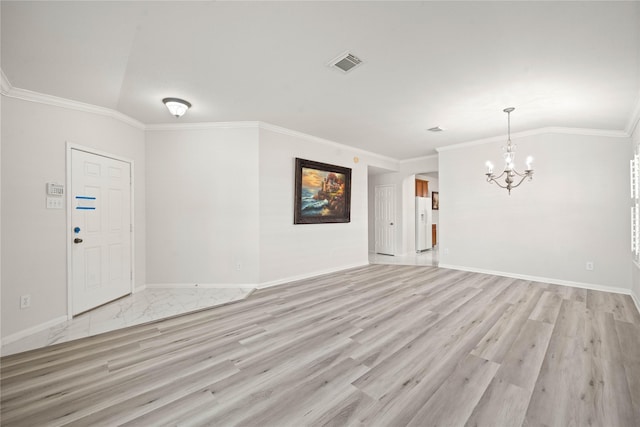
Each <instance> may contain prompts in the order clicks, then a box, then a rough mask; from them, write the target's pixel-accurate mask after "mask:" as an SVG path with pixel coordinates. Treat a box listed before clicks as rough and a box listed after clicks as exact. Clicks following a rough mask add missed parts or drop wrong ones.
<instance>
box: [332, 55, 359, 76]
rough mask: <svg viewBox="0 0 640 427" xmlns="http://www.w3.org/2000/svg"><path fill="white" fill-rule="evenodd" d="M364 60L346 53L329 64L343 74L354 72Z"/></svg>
mask: <svg viewBox="0 0 640 427" xmlns="http://www.w3.org/2000/svg"><path fill="white" fill-rule="evenodd" d="M361 63H362V60H361V59H360V58H358V57H357V56H355V55H354V54H352V53H349V52H345V53H343V54H342V55H340V56H338V57H337V58H335V59H334V60H333V61H331V62H330V63H329V65H330V66H331V67H336V68H338V69H339V70H341V71H343V72H345V73H346V72H348V71H351V70H353V69H354V68H355V67H357V66H358V65H360V64H361Z"/></svg>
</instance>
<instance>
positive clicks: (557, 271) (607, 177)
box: [439, 133, 631, 289]
mask: <svg viewBox="0 0 640 427" xmlns="http://www.w3.org/2000/svg"><path fill="white" fill-rule="evenodd" d="M513 140H514V143H515V144H517V149H518V156H519V157H518V158H517V165H518V166H519V167H521V166H522V165H523V162H524V158H525V157H526V155H528V154H530V155H532V156H533V157H534V158H535V159H536V162H535V164H534V167H535V176H534V179H533V181H532V182H525V183H524V184H522V186H521V187H519V188H517V189H515V190H513V191H512V194H511V196H509V195H508V194H507V192H506V190H503V189H500V188H498V187H497V186H495V185H491V184H488V183H487V182H486V181H485V177H484V175H483V174H484V172H485V170H484V169H485V166H484V164H485V162H486V161H487V160H492V161H493V163H494V164H501V162H499V160H500V159H501V153H502V151H501V146H502V145H504V142H495V143H487V144H482V145H475V146H469V145H468V146H465V147H462V148H460V149H451V150H444V151H441V152H440V173H439V178H440V182H439V184H440V190H441V191H440V202H441V205H442V206H445V207H446V208H445V209H442V211H441V212H440V227H441V230H442V240H441V245H440V261H441V263H440V265H441V266H456V267H461V268H465V269H476V270H484V271H493V272H502V273H507V274H512V275H513V274H516V275H525V276H533V277H539V278H548V279H550V280H553V281H556V282H562V281H564V282H574V283H579V284H586V285H593V286H596V287H597V286H603V287H612V288H618V289H630V284H631V277H630V276H631V273H630V270H629V245H630V236H629V194H628V193H629V183H628V181H629V178H628V159H629V139H628V138H614V137H604V136H581V135H569V134H559V133H555V134H551V133H547V134H539V135H535V136H528V137H521V138H513ZM587 261H593V262H594V266H595V269H594V270H593V271H587V270H586V269H585V263H586V262H587Z"/></svg>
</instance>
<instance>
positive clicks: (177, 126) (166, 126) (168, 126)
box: [145, 121, 260, 131]
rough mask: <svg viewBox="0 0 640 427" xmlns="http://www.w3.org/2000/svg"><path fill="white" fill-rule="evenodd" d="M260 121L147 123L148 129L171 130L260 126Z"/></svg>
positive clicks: (146, 128)
mask: <svg viewBox="0 0 640 427" xmlns="http://www.w3.org/2000/svg"><path fill="white" fill-rule="evenodd" d="M259 126H260V122H254V121H247V122H202V123H159V124H152V125H146V127H145V130H147V131H171V130H206V129H239V128H256V129H257V128H258V127H259Z"/></svg>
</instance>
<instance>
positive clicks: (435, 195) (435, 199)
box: [431, 191, 440, 211]
mask: <svg viewBox="0 0 640 427" xmlns="http://www.w3.org/2000/svg"><path fill="white" fill-rule="evenodd" d="M431 210H434V211H437V210H440V192H438V191H432V192H431Z"/></svg>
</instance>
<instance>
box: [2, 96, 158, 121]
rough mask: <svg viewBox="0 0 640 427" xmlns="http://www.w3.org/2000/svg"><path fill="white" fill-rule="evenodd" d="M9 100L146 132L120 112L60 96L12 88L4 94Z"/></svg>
mask: <svg viewBox="0 0 640 427" xmlns="http://www.w3.org/2000/svg"><path fill="white" fill-rule="evenodd" d="M3 95H5V96H7V97H9V98H16V99H21V100H23V101H29V102H37V103H39V104H46V105H52V106H54V107H61V108H67V109H69V110H76V111H82V112H85V113H90V114H98V115H101V116H107V117H111V118H114V119H116V120H119V121H121V122H123V123H125V124H128V125H130V126H133V127H135V128H137V129H140V130H145V125H144V123H142V122H139V121H138V120H136V119H133V118H131V117H129V116H127V115H125V114H122V113H120V112H119V111H115V110H112V109H110V108H105V107H99V106H97V105H92V104H86V103H84V102H80V101H74V100H72V99H66V98H60V97H58V96H53V95H46V94H43V93H39V92H33V91H30V90H26V89H18V88H11V90H10V91H9V92H8V93H7V94H3Z"/></svg>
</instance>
